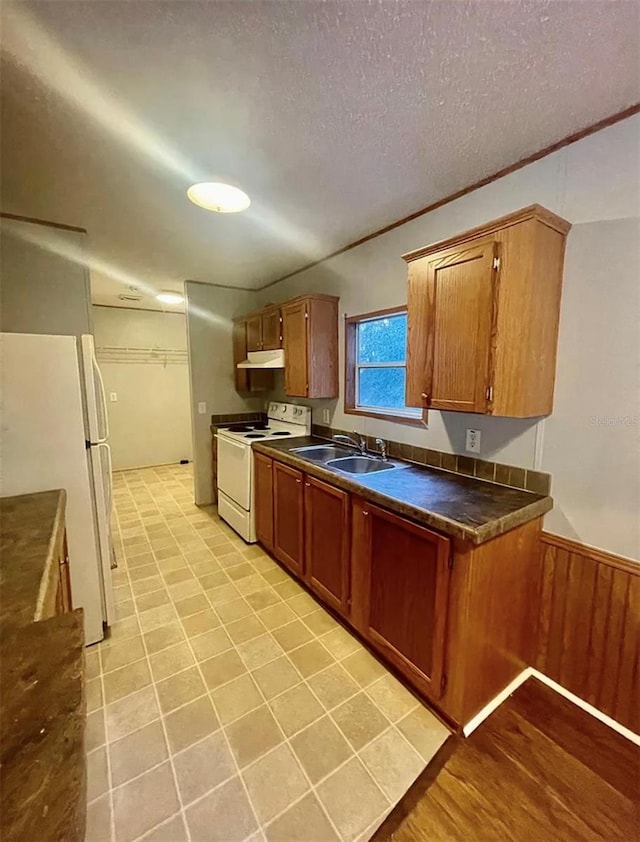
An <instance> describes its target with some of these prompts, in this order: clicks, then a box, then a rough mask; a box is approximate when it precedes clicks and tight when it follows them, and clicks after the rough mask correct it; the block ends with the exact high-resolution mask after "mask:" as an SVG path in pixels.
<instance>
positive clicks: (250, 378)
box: [232, 319, 273, 392]
mask: <svg viewBox="0 0 640 842" xmlns="http://www.w3.org/2000/svg"><path fill="white" fill-rule="evenodd" d="M247 325H248V322H247V321H246V320H245V319H239V320H238V321H235V322H234V323H233V334H232V336H233V380H234V384H235V387H236V391H237V392H261V391H265V390H267V389H273V371H269V370H267V369H264V370H260V369H250V368H238V363H240V362H242V361H243V360H246V358H247V351H248V350H249V349H248V343H247V333H248V329H247ZM255 350H259V349H255Z"/></svg>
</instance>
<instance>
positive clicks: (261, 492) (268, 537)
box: [253, 453, 273, 552]
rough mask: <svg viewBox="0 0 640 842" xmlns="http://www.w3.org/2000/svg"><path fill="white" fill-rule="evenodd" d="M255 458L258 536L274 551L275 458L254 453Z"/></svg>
mask: <svg viewBox="0 0 640 842" xmlns="http://www.w3.org/2000/svg"><path fill="white" fill-rule="evenodd" d="M253 460H254V463H253V464H254V472H253V476H254V480H253V481H254V503H255V512H256V537H257V538H258V541H259V542H260V543H261V544H262V546H263V547H265V548H266V549H267V550H269V551H270V552H273V459H269V457H268V456H263V455H262V454H261V453H254V455H253Z"/></svg>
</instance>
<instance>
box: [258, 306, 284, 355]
mask: <svg viewBox="0 0 640 842" xmlns="http://www.w3.org/2000/svg"><path fill="white" fill-rule="evenodd" d="M280 324H281V316H280V308H279V307H276V308H274V309H273V310H267V312H266V313H263V314H262V350H263V351H275V350H276V348H282V337H281V335H280Z"/></svg>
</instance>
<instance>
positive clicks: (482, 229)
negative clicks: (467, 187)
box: [402, 205, 571, 263]
mask: <svg viewBox="0 0 640 842" xmlns="http://www.w3.org/2000/svg"><path fill="white" fill-rule="evenodd" d="M529 219H536V220H538V221H539V222H542V223H543V224H544V225H547V226H548V227H549V228H553V230H554V231H559V232H560V233H561V234H564V235H566V234H568V233H569V231H570V230H571V223H570V222H567V220H566V219H562V217H561V216H557V215H556V214H555V213H552V212H551V211H550V210H547V208H543V207H542V205H528V206H527V207H526V208H521V209H520V210H517V211H514V212H513V213H508V214H506V215H505V216H501V217H499V219H492V220H491V222H488V223H485V224H484V225H477V226H476V227H475V228H470V229H469V230H468V231H463V232H462V234H456V235H455V236H454V237H447V239H446V240H438V241H437V242H435V243H430V244H429V245H428V246H423V247H422V248H418V249H413V251H409V252H407V253H406V254H403V255H402V259H403V260H405V261H406V262H407V263H411V261H412V260H419V259H420V258H421V257H426V256H427V255H428V254H434V253H436V252H441V251H444V250H445V249H454V250H455V249H457V248H459V247H460V246H465V247H468V246H473V245H475V243H474V241H475V240H477V239H479V238H484V237H490V236H491V234H495V233H496V231H503V230H504V229H505V228H509V227H510V226H512V225H520V224H521V223H522V222H526V221H527V220H529ZM438 258H440V255H438Z"/></svg>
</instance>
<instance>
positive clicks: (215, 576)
mask: <svg viewBox="0 0 640 842" xmlns="http://www.w3.org/2000/svg"><path fill="white" fill-rule="evenodd" d="M192 482H193V480H192V474H191V467H190V466H183V467H179V466H175V467H161V468H147V469H144V470H139V471H127V472H124V473H120V474H116V476H115V478H114V497H115V506H116V515H115V541H116V550H117V556H118V559H119V567H118V570H117V571H116V574H115V579H114V585H115V597H116V600H117V610H118V618H119V619H118V621H117V622H116V623H115V625H114V628H113V632H112V636H111V638H110V639H109V640H108V641H105V642H103V643H101V644H99V645H98V646H94V647H91V648H90V649H88V650H87V665H88V676H89V680H88V682H87V699H88V711H89V713H88V726H87V751H88V800H89V806H88V817H87V837H86V838H87V842H102V840H109V842H128V840H135V839H145V840H153V842H183V840H192V842H244V840H247V842H249V840H251V842H258V840H262V842H265V840H266V841H267V842H336V840H341V842H351V840H358V842H364V840H366V839H368V838H369V837H370V836H371V834H372V833H373V831H374V830H375V828H376V827H377V826H378V824H379V823H380V822H381V821H382V819H383V817H384V816H385V815H386V813H387V812H388V811H389V810H390V809H391V807H392V806H393V804H395V803H396V802H397V801H398V800H399V798H400V797H401V795H402V794H403V793H404V792H405V791H406V789H407V788H408V787H409V785H410V784H411V782H412V781H413V780H414V779H415V777H416V776H417V775H418V774H419V773H420V772H421V771H422V769H423V768H424V767H425V766H426V764H427V762H428V761H429V760H430V758H431V757H432V756H433V755H434V753H435V752H436V751H437V749H438V748H439V746H440V745H441V743H442V742H443V740H444V739H445V737H446V736H447V733H448V732H447V730H446V729H445V728H444V726H442V725H441V723H440V722H439V721H438V720H437V719H436V718H435V717H434V716H433V715H432V714H431V713H429V711H428V710H427V709H426V708H424V707H423V706H422V705H421V704H420V703H419V702H418V701H417V700H416V699H415V698H414V697H413V696H412V695H411V694H410V693H409V692H408V691H407V690H405V689H404V688H403V687H402V685H401V684H399V683H398V681H396V679H395V678H394V677H393V676H392V675H391V674H390V673H389V672H387V670H386V669H385V668H384V667H382V666H381V665H380V664H379V663H378V661H377V660H375V659H374V658H373V657H372V656H371V655H370V654H369V653H368V652H367V651H366V650H365V649H364V648H363V647H362V645H361V644H360V643H359V642H358V641H357V640H356V639H355V638H354V637H353V636H352V635H351V634H349V633H348V632H347V631H345V629H343V628H342V626H340V625H339V624H338V623H336V621H335V620H334V619H333V618H332V617H331V616H330V615H329V614H328V613H327V612H326V611H324V609H322V608H321V607H320V606H319V604H318V603H316V602H315V600H313V599H312V598H311V597H310V596H309V595H308V594H307V593H306V592H305V591H304V590H303V589H302V588H301V587H300V586H299V585H298V584H297V583H296V582H295V581H294V580H293V579H292V578H290V577H289V576H288V575H287V574H286V573H285V572H283V570H282V569H281V568H280V567H279V566H278V565H277V564H276V563H275V562H274V561H273V560H272V559H271V558H269V556H268V555H266V554H265V553H264V552H263V551H262V550H261V549H260V548H259V547H257V546H249V545H247V544H245V543H244V542H243V541H242V540H241V539H240V538H238V537H237V536H236V535H235V533H234V532H232V531H231V530H230V529H229V528H228V527H227V526H226V525H225V524H224V523H223V522H222V521H220V520H219V519H218V517H217V515H216V513H215V510H214V509H210V510H202V509H198V508H197V507H196V506H195V505H194V504H193V502H192V500H193V493H192Z"/></svg>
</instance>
